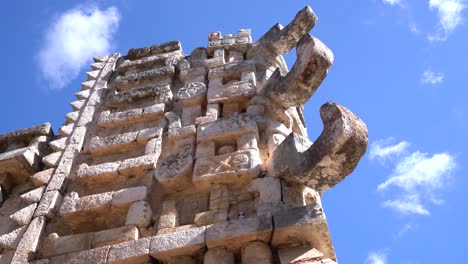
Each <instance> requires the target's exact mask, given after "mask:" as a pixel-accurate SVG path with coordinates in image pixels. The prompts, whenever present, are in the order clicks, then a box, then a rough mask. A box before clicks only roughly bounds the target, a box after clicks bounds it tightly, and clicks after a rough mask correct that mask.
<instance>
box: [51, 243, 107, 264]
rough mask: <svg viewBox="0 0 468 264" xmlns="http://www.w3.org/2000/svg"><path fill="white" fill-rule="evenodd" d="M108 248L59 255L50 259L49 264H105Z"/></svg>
mask: <svg viewBox="0 0 468 264" xmlns="http://www.w3.org/2000/svg"><path fill="white" fill-rule="evenodd" d="M109 248H110V247H108V246H107V247H100V248H95V249H90V250H86V251H81V252H76V253H71V254H66V255H61V256H57V257H53V258H50V261H49V264H63V263H67V264H82V263H93V264H104V263H106V259H107V254H108V253H109Z"/></svg>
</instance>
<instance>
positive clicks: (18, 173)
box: [0, 147, 60, 184]
mask: <svg viewBox="0 0 468 264" xmlns="http://www.w3.org/2000/svg"><path fill="white" fill-rule="evenodd" d="M59 153H60V152H59ZM46 157H48V156H46ZM39 167H40V157H39V156H38V155H37V149H36V148H35V147H24V148H19V149H14V150H11V151H7V152H4V153H0V175H2V174H9V175H11V176H12V177H11V180H12V181H13V182H14V183H15V184H22V183H24V182H26V181H27V179H28V178H29V176H30V175H31V174H33V173H35V172H36V171H38V170H39Z"/></svg>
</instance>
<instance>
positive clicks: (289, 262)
mask: <svg viewBox="0 0 468 264" xmlns="http://www.w3.org/2000/svg"><path fill="white" fill-rule="evenodd" d="M278 256H279V259H280V264H300V263H315V261H317V263H323V262H319V261H318V260H320V259H321V258H322V257H323V254H322V253H321V252H320V251H318V250H317V249H315V248H310V247H308V246H299V247H286V248H280V249H278ZM313 261H314V262H313Z"/></svg>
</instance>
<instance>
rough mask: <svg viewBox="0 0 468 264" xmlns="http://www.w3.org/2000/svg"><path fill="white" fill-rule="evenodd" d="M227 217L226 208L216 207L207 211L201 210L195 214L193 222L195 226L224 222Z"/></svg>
mask: <svg viewBox="0 0 468 264" xmlns="http://www.w3.org/2000/svg"><path fill="white" fill-rule="evenodd" d="M227 218H228V210H227V209H218V210H212V211H207V212H201V213H198V214H196V215H195V221H194V222H195V224H196V225H197V226H206V225H210V224H215V223H219V222H224V221H226V220H227Z"/></svg>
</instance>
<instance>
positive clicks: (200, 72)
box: [179, 66, 206, 83]
mask: <svg viewBox="0 0 468 264" xmlns="http://www.w3.org/2000/svg"><path fill="white" fill-rule="evenodd" d="M205 75H206V69H205V67H204V66H198V67H194V68H187V69H181V70H180V73H179V78H180V80H181V81H183V82H186V83H187V82H189V81H194V80H198V81H204V80H205ZM200 77H201V78H200Z"/></svg>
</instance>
